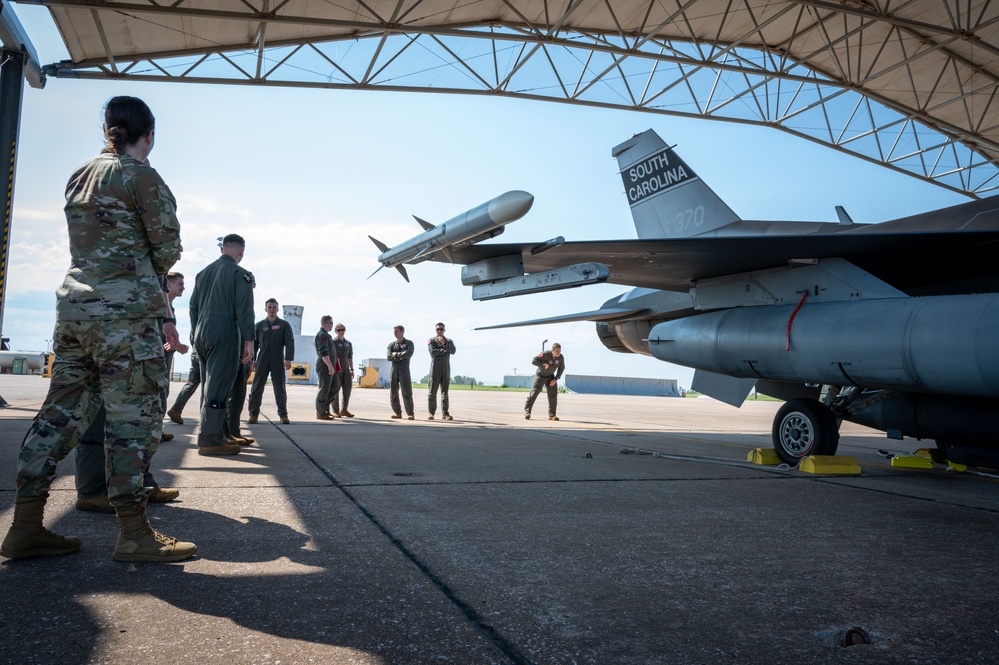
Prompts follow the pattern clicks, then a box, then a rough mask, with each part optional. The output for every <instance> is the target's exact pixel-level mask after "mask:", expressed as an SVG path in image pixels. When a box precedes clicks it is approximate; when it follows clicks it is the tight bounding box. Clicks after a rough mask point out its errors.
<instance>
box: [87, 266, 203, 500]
mask: <svg viewBox="0 0 999 665" xmlns="http://www.w3.org/2000/svg"><path fill="white" fill-rule="evenodd" d="M160 282H161V284H162V285H163V286H164V287H165V288H164V290H163V293H164V295H165V297H166V299H167V302H168V303H169V304H170V308H171V312H170V316H169V317H168V318H166V319H163V320H162V323H163V325H166V324H168V323H173V324H176V323H177V320H176V319H175V318H174V316H173V301H174V300H175V299H177V298H179V297H180V296H182V295H183V294H184V275H182V274H180V273H179V272H170V273H167V277H166V279H165V280H162V279H161V280H160ZM160 332H161V334H162V337H163V344H164V352H165V354H164V365H163V370H164V372H165V374H166V387H165V388H164V389H163V406H164V407H165V406H166V399H167V395H168V394H169V392H170V367H171V364H172V363H173V355H174V351H180V352H181V353H187V348H188V347H187V346H185V345H184V344H179V345H178V346H177V347H170V348H167V347H168V346H169V340H167V337H166V334H165V332H164V331H163V330H162V326H161V331H160ZM105 416H106V413H105V411H104V407H103V405H102V406H101V409H100V411H98V412H97V418H96V419H95V420H94V422H93V423H91V425H90V428H89V429H88V430H87V431H86V432H85V433H84V434H83V438H82V439H80V443H79V445H77V446H76V509H77V510H85V511H89V512H94V513H113V512H114V508H113V507H112V506H111V503H110V502H109V501H108V486H107V479H106V476H105V473H104V436H105V434H104V426H105V422H106V417H105ZM171 439H173V435H172V434H167V433H166V432H164V433H163V436H162V437H161V438H160V442H161V443H163V442H166V441H170V440H171ZM142 484H143V485H144V486H145V487H152V488H153V491H152V492H150V493H149V495H148V496H147V497H146V500H147V501H148V502H149V503H168V502H170V501H173V500H174V499H176V498H177V497H179V496H180V490H177V489H174V488H171V487H161V486H160V484H159V483H158V482H156V478H155V477H153V470H152V465H150V468H149V469H147V470H146V474H145V478H144V479H143V481H142Z"/></svg>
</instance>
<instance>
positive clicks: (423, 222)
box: [413, 215, 437, 231]
mask: <svg viewBox="0 0 999 665" xmlns="http://www.w3.org/2000/svg"><path fill="white" fill-rule="evenodd" d="M413 219H415V220H416V221H417V222H418V223H419V225H420V226H422V227H423V230H424V231H430V230H431V229H436V228H437V227H436V226H434V225H433V224H431V223H430V222H428V221H426V220H424V219H420V218H419V217H417V216H416V215H413Z"/></svg>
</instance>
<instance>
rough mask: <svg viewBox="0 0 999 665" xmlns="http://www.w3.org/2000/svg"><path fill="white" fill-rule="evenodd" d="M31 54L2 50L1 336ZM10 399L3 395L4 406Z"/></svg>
mask: <svg viewBox="0 0 999 665" xmlns="http://www.w3.org/2000/svg"><path fill="white" fill-rule="evenodd" d="M26 60H27V56H26V55H25V54H24V53H21V52H20V51H11V50H8V49H3V50H0V193H2V195H3V211H2V214H3V220H2V221H0V339H2V338H3V315H4V308H5V305H6V303H7V259H8V258H9V256H10V216H11V210H12V209H13V207H14V167H15V165H16V164H17V137H18V132H19V130H20V127H21V98H22V94H23V90H24V65H25V61H26ZM3 406H7V401H6V400H5V399H4V398H3V397H2V396H0V407H3Z"/></svg>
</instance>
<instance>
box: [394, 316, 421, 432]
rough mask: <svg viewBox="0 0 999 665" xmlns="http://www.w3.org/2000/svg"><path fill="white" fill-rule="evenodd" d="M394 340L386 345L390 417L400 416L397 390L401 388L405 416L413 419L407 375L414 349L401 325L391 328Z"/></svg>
mask: <svg viewBox="0 0 999 665" xmlns="http://www.w3.org/2000/svg"><path fill="white" fill-rule="evenodd" d="M392 334H394V335H395V340H394V341H393V342H392V343H391V344H389V345H388V359H389V361H391V363H392V378H391V381H390V382H389V393H390V394H389V404H390V405H391V407H392V417H393V418H402V406H400V404H399V391H400V390H402V401H403V403H404V404H405V405H406V418H407V419H408V420H413V419H414V418H415V417H416V416H415V415H414V412H413V379H412V377H410V375H409V359H410V358H412V357H413V352H414V351H416V349H415V347H414V346H413V343H412V342H411V341H409V340H408V339H406V337H405V334H406V329H405V328H404V327H402V326H395V327H394V328H392Z"/></svg>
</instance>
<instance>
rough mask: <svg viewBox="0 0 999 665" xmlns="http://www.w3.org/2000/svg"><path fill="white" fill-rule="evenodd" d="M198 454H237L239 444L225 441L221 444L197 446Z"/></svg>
mask: <svg viewBox="0 0 999 665" xmlns="http://www.w3.org/2000/svg"><path fill="white" fill-rule="evenodd" d="M198 454H199V455H205V456H211V455H238V454H239V444H238V443H226V444H223V445H221V446H198Z"/></svg>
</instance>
